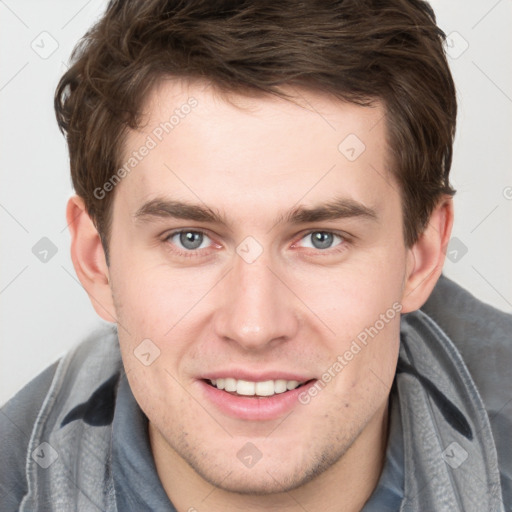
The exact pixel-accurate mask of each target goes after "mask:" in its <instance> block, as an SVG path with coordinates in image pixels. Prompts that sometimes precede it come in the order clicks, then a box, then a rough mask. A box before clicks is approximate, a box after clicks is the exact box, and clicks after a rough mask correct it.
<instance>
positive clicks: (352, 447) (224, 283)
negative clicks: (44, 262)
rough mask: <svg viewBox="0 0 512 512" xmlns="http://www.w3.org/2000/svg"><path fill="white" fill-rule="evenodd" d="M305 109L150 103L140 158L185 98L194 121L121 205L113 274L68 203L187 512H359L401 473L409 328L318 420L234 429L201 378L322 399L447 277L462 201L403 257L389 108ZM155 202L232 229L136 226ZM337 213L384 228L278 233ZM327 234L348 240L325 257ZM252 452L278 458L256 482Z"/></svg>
mask: <svg viewBox="0 0 512 512" xmlns="http://www.w3.org/2000/svg"><path fill="white" fill-rule="evenodd" d="M289 91H293V92H295V93H296V94H297V101H298V102H299V104H295V103H292V102H289V101H286V100H283V99H278V98H274V97H269V96H260V97H257V98H255V97H245V96H244V97H241V96H234V95H232V96H230V97H229V98H228V97H226V96H223V95H221V94H219V93H218V92H217V91H215V90H214V89H213V88H212V87H209V86H205V84H202V83H200V82H185V81H179V80H173V81H171V80H167V81H161V82H160V83H159V84H158V86H157V87H155V89H154V90H153V92H152V94H151V95H150V97H148V101H147V104H146V112H147V124H146V125H145V126H144V127H143V128H141V129H140V131H131V132H129V134H128V137H127V140H126V145H125V147H124V156H125V157H127V156H129V154H130V153H131V151H133V150H135V149H137V148H139V147H140V146H141V145H142V144H143V143H144V141H145V140H146V138H147V136H148V134H151V133H152V130H153V129H154V128H155V127H156V126H158V124H159V123H160V122H162V121H163V120H166V119H168V118H169V116H170V114H171V113H172V111H173V110H174V109H176V108H178V107H180V105H183V104H185V103H186V101H187V99H188V98H189V97H191V96H193V97H194V98H196V99H197V102H198V105H197V107H195V108H194V109H193V111H192V112H191V113H189V114H188V115H186V116H184V117H183V118H182V119H180V123H179V124H178V125H177V126H176V127H175V128H174V129H173V131H172V132H171V133H169V134H168V135H166V136H165V137H164V138H163V140H162V141H161V142H160V143H159V144H158V145H157V146H156V147H155V148H154V149H152V150H151V151H150V152H149V154H148V155H147V156H146V157H145V158H144V159H143V160H142V161H141V162H140V163H139V164H138V165H137V167H136V168H135V169H134V170H133V171H132V172H131V173H130V174H129V175H128V176H127V177H126V178H124V179H123V180H122V181H121V183H119V184H118V185H117V187H116V188H115V200H114V203H113V221H112V235H111V239H110V246H109V247H110V266H107V264H106V262H105V257H104V253H103V250H102V247H101V243H100V239H99V236H98V233H97V231H96V229H95V227H94V223H93V222H92V220H91V219H90V218H89V216H88V215H87V213H86V211H85V208H84V203H83V200H82V199H81V198H79V197H77V196H74V197H72V198H71V199H70V200H69V203H68V208H67V217H68V222H69V223H70V230H71V234H72V249H71V253H72V259H73V263H74V266H75V269H76V272H77V275H78V277H79V278H80V281H81V282H82V284H83V286H84V288H85V289H86V291H87V292H88V294H89V296H90V298H91V302H92V304H93V306H94V307H95V309H96V311H97V313H98V314H99V315H100V316H101V317H102V318H104V319H105V320H107V321H115V322H117V323H118V330H119V340H120V346H121V353H122V358H123V363H124V366H125V370H126V373H127V378H128V381H129V383H130V386H131V388H132V391H133V394H134V396H135V398H136V400H137V402H138V403H139V405H140V407H141V408H142V410H143V411H144V412H145V414H146V415H147V417H148V419H149V434H150V444H151V449H152V452H153V456H154V459H155V464H156V468H157V471H158V474H159V476H160V480H161V481H162V484H163V486H164V488H165V490H166V492H167V494H168V495H169V497H170V499H171V501H172V502H173V504H174V505H175V506H176V508H177V510H179V511H180V512H181V511H187V510H191V507H194V508H195V509H196V510H208V511H213V512H215V511H224V512H225V511H230V510H287V511H288V510H289V511H292V510H293V511H295V510H304V509H306V510H309V511H316V510H318V511H320V510H321V511H323V512H326V511H330V510H340V505H341V504H342V507H343V510H345V511H356V510H360V509H361V507H362V506H363V505H364V503H365V502H366V501H367V499H368V498H369V496H370V495H371V493H372V491H373V489H374V488H375V486H376V484H377V482H378V478H379V475H380V472H381V470H382V465H383V461H384V457H385V450H386V441H387V421H388V397H389V390H390V387H391V385H392V382H393V378H394V374H395V367H396V362H397V357H398V348H399V327H400V319H399V316H400V315H396V317H395V318H394V319H393V320H391V321H389V322H388V323H387V324H385V327H384V328H383V329H381V330H380V331H379V333H378V335H377V336H376V337H375V338H373V339H372V340H371V341H370V342H369V343H368V344H367V346H365V347H364V348H363V349H362V350H361V351H360V352H359V353H358V354H357V355H356V356H354V358H353V359H352V360H351V361H350V362H349V363H348V364H347V365H346V366H345V367H344V368H343V370H342V371H341V372H339V373H337V374H336V376H335V378H333V379H332V380H331V382H329V383H328V385H326V386H325V387H324V388H323V389H322V390H321V391H320V392H319V393H318V395H317V396H315V397H314V399H312V400H311V401H310V403H309V404H307V405H302V404H299V403H297V404H296V406H294V408H293V410H292V411H291V413H290V414H288V415H287V416H285V417H280V418H279V419H278V420H265V421H247V420H241V419H237V418H233V417H230V416H227V415H225V414H223V413H222V412H221V411H219V409H217V408H216V407H215V406H214V405H213V404H212V403H211V402H209V401H208V400H206V399H205V397H204V396H203V394H202V393H201V386H200V385H199V382H198V378H199V377H200V376H201V375H202V373H204V372H205V371H207V370H208V371H211V370H214V369H226V368H233V367H237V368H249V369H251V370H253V371H263V370H267V369H271V370H283V371H289V372H294V373H299V374H301V375H307V376H308V377H310V378H317V379H320V378H321V376H322V374H323V373H324V372H326V371H327V370H328V369H329V368H330V367H332V365H333V363H334V362H335V361H336V358H337V356H338V355H340V354H343V353H344V352H345V351H346V350H347V349H349V348H350V344H351V343H352V341H353V340H354V339H355V338H356V336H357V335H358V334H359V333H360V332H361V331H363V330H364V329H365V328H366V327H369V326H372V325H374V324H375V322H376V321H377V320H378V319H379V315H381V314H383V313H385V312H386V311H387V310H388V309H390V308H392V305H393V304H395V305H396V304H399V305H401V308H402V313H405V312H409V311H414V310H416V309H418V308H419V307H421V306H422V305H423V303H424V302H425V301H426V299H427V298H428V296H429V295H430V293H431V291H432V289H433V287H434V285H435V283H436V281H437V279H438V278H439V276H440V274H441V270H442V266H443V262H444V257H445V252H446V246H447V244H448V240H449V237H450V232H451V227H452V222H453V206H452V202H451V199H450V198H449V197H443V198H442V199H441V201H440V202H439V204H438V206H437V207H436V209H435V210H434V212H433V213H432V216H431V219H430V223H429V225H428V226H427V228H426V229H425V231H424V232H423V233H422V235H421V236H420V237H419V240H418V242H417V243H416V244H415V245H414V246H413V247H410V248H407V247H406V246H405V244H404V239H403V224H402V209H401V200H400V196H399V193H398V190H399V186H398V184H397V182H396V181H395V180H394V178H393V177H392V176H391V174H390V173H389V171H388V167H389V162H388V147H387V144H386V124H385V122H384V121H383V116H384V115H385V111H384V108H383V106H382V105H379V104H378V103H377V104H376V106H375V107H373V108H369V107H360V106H355V105H352V104H347V103H342V102H340V101H339V100H336V99H333V98H331V97H328V96H326V95H324V94H321V93H316V92H313V91H306V90H300V91H298V90H296V89H293V90H292V89H289ZM348 134H356V135H357V137H358V138H359V139H360V140H361V141H363V142H364V144H365V146H366V149H365V151H364V152H363V153H362V154H361V155H360V156H359V157H358V158H357V159H356V160H355V161H353V162H350V161H349V160H347V158H345V156H344V155H343V154H342V153H341V152H340V151H339V150H338V145H339V144H340V142H341V141H343V140H344V139H345V137H346V136H347V135H348ZM156 197H165V198H167V199H171V198H172V199H175V200H179V201H186V202H190V203H193V204H200V205H202V206H204V205H207V206H208V207H210V208H211V209H212V210H214V211H216V212H219V213H220V214H222V215H223V216H224V217H225V218H226V222H227V223H226V224H219V223H210V222H204V221H197V220H189V219H176V218H160V217H151V216H148V217H144V218H136V216H135V213H136V212H137V210H139V209H140V208H141V206H142V205H143V204H144V203H145V202H147V201H150V200H152V199H155V198H156ZM334 197H343V198H345V199H351V200H352V201H356V202H358V203H359V204H362V205H364V206H365V207H367V208H371V209H373V210H374V212H375V218H367V217H365V216H352V217H346V218H338V219H337V220H319V221H315V222H308V223H305V224H297V225H296V224H291V223H289V222H285V221H282V222H277V223H276V219H278V218H279V215H281V214H283V213H284V212H288V211H290V210H292V209H294V208H296V207H298V206H304V207H306V208H311V207H313V206H319V205H322V204H325V203H326V202H329V201H331V200H332V199H333V198H334ZM178 229H189V230H192V231H194V230H200V231H203V232H204V233H205V234H206V235H207V236H205V237H204V238H203V243H202V244H201V248H200V249H196V250H195V251H194V250H192V251H190V249H187V247H184V246H183V245H181V244H180V239H179V236H175V237H169V235H170V234H171V232H172V231H173V230H178ZM317 231H320V232H329V233H334V234H336V235H338V236H335V237H332V243H331V246H329V247H327V248H318V246H316V245H314V240H313V236H311V232H317ZM247 236H251V237H253V238H254V239H255V240H257V241H258V243H259V244H260V246H261V248H262V250H263V252H262V253H261V255H259V257H258V258H257V259H256V260H255V261H254V262H252V263H248V262H246V261H245V260H244V259H243V258H242V257H240V256H239V255H238V254H237V252H236V249H237V247H238V246H239V244H240V243H241V242H242V241H243V240H244V239H245V238H246V237H247ZM328 239H329V238H328ZM187 250H188V251H189V252H192V253H194V255H193V256H190V255H189V257H187V256H185V255H184V254H183V253H185V252H186V251H187ZM146 338H149V339H151V340H152V342H153V343H154V344H155V345H156V346H157V347H158V348H159V350H160V356H159V357H158V358H157V359H156V360H155V361H154V362H153V363H152V364H151V365H149V366H144V365H143V364H141V362H140V361H139V359H137V358H136V357H135V355H134V350H135V349H136V348H137V346H138V345H139V344H140V343H141V341H142V340H143V339H146ZM247 442H251V443H253V444H254V445H255V446H256V447H257V449H258V450H259V452H260V453H261V454H262V457H261V459H260V460H259V461H258V463H257V464H256V465H254V466H253V467H252V468H247V467H245V466H244V465H243V464H241V462H240V460H239V459H238V457H237V453H238V451H239V450H240V449H241V448H242V447H243V446H244V445H245V444H246V443H247Z"/></svg>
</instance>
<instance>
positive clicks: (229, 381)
mask: <svg viewBox="0 0 512 512" xmlns="http://www.w3.org/2000/svg"><path fill="white" fill-rule="evenodd" d="M210 382H211V384H212V385H213V386H215V387H216V388H217V389H224V390H225V391H230V392H232V393H234V392H236V393H237V394H239V395H243V396H254V395H256V396H272V395H275V394H278V393H284V392H285V391H290V390H292V389H295V388H297V387H299V385H300V384H301V383H300V382H299V381H297V380H284V379H277V380H265V381H262V382H251V381H248V380H242V379H233V378H231V377H227V378H225V379H211V380H210Z"/></svg>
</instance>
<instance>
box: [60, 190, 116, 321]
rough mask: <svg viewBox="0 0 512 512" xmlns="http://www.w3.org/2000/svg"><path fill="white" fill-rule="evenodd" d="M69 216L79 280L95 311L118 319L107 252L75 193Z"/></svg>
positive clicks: (105, 316) (69, 201) (72, 251)
mask: <svg viewBox="0 0 512 512" xmlns="http://www.w3.org/2000/svg"><path fill="white" fill-rule="evenodd" d="M66 219H67V222H68V226H69V231H70V233H71V260H72V261H73V266H74V267H75V272H76V274H77V276H78V279H80V282H81V283H82V286H83V287H84V289H85V291H86V292H87V294H88V295H89V299H90V301H91V303H92V305H93V307H94V309H95V311H96V313H98V315H99V316H100V317H101V318H103V319H104V320H106V321H107V322H116V318H115V308H114V303H113V299H112V292H111V289H110V279H109V269H108V266H107V262H106V260H105V253H104V251H103V246H102V245H101V239H100V236H99V233H98V231H97V229H96V227H95V225H94V223H93V221H92V220H91V218H90V217H89V214H88V213H87V210H86V208H85V203H84V201H83V199H82V198H81V197H79V196H77V195H74V196H72V197H71V198H70V199H69V200H68V204H67V208H66Z"/></svg>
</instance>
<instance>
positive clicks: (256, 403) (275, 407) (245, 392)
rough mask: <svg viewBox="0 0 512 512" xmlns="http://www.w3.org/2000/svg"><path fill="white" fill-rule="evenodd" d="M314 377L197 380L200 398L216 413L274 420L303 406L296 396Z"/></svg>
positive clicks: (238, 417) (304, 390)
mask: <svg viewBox="0 0 512 512" xmlns="http://www.w3.org/2000/svg"><path fill="white" fill-rule="evenodd" d="M315 382H317V379H309V380H289V379H285V378H282V379H268V378H267V379H266V380H257V381H256V380H245V379H236V378H234V377H224V376H223V377H217V378H206V379H200V380H198V381H197V383H198V384H199V385H200V387H201V390H202V394H203V397H204V398H205V399H206V400H207V402H209V403H210V404H211V405H212V406H213V407H215V408H216V409H217V410H218V411H219V412H220V413H222V414H223V415H225V416H229V417H231V418H235V419H237V420H249V421H268V420H277V419H279V418H282V417H283V416H285V415H287V414H290V412H291V411H292V410H294V409H299V408H304V405H303V404H301V402H300V400H299V396H300V394H301V393H304V392H307V390H308V388H309V387H310V386H313V385H314V384H315Z"/></svg>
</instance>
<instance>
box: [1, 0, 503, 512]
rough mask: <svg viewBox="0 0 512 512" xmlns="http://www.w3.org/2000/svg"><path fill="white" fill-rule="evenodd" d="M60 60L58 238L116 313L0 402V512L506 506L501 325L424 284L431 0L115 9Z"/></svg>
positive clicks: (436, 78)
mask: <svg viewBox="0 0 512 512" xmlns="http://www.w3.org/2000/svg"><path fill="white" fill-rule="evenodd" d="M73 61H74V62H73V65H72V66H71V67H70V69H69V70H68V72H66V74H65V75H64V77H63V78H62V80H61V82H60V84H59V86H58V89H57V92H56V97H55V107H56V112H57V119H58V122H59V126H60V127H61V129H62V130H63V131H64V133H65V134H66V136H67V141H68V145H69V151H70V160H71V174H72V178H73V184H74V187H75V190H76V195H75V196H73V197H72V198H71V199H70V200H69V203H68V207H67V219H68V222H69V225H70V231H71V234H72V247H71V254H72V259H73V263H74V266H75V270H76V272H77V275H78V277H79V279H80V281H81V283H82V285H83V287H84V289H85V290H86V292H87V293H88V295H89V297H90V299H91V303H92V305H93V306H94V308H95V310H96V312H97V313H98V315H100V317H102V318H103V319H105V320H107V321H109V322H113V323H115V324H116V329H109V330H106V331H103V332H96V333H93V334H92V335H91V337H90V338H89V339H88V340H86V341H85V342H83V343H81V344H79V345H78V346H76V347H75V348H74V349H73V350H72V351H70V353H69V354H68V355H66V356H65V357H63V358H62V359H61V360H59V361H58V362H56V363H55V364H54V365H53V366H51V367H50V368H48V369H47V370H46V371H45V372H44V373H43V374H41V375H40V376H39V377H37V378H36V379H35V380H34V381H32V382H31V383H29V384H28V386H27V387H25V388H24V389H23V390H22V391H20V392H19V393H18V394H17V395H16V396H15V397H14V398H13V399H12V400H11V401H10V402H8V403H7V405H6V406H5V408H4V409H3V413H4V414H3V415H2V417H1V418H2V419H1V421H2V453H3V454H4V453H5V455H4V457H5V463H4V467H3V470H2V474H1V482H2V496H3V498H2V499H3V500H4V502H5V506H3V508H5V509H6V510H7V509H9V510H11V509H16V508H18V509H19V510H23V511H28V510H109V511H114V510H120V511H127V510H128V511H129V510H136V511H139V510H177V511H179V512H182V511H194V510H198V511H203V510H205V511H214V512H215V511H235V510H287V511H295V510H309V511H316V510H322V511H339V510H343V511H359V510H364V511H365V512H368V511H386V510H425V511H433V510H435V511H438V510H439V511H444V510H450V511H452V510H464V511H479V512H480V511H487V510H490V511H503V510H507V508H509V507H510V505H511V485H510V484H511V472H512V467H511V457H510V446H509V442H508V432H509V426H510V414H509V412H510V408H508V409H507V404H508V402H509V401H510V392H511V387H512V384H511V380H510V351H511V349H510V340H509V333H510V328H511V327H512V319H511V318H510V316H508V315H506V314H503V313H500V312H498V311H496V310H494V309H493V308H490V307H488V306H486V305H483V304H481V303H480V302H479V301H477V300H476V299H474V298H473V297H471V296H470V295H469V294H468V293H467V292H465V291H464V290H462V289H461V288H460V287H458V286H457V285H455V284H454V283H452V282H450V281H449V280H447V279H446V278H444V277H442V276H441V272H442V267H443V262H444V255H445V252H446V247H447V244H448V241H449V238H450V233H451V228H452V222H453V206H452V199H451V196H452V195H453V193H454V190H453V189H452V188H451V186H450V184H449V170H450V164H451V155H452V142H453V135H454V130H455V118H456V101H455V91H454V86H453V82H452V78H451V75H450V72H449V69H448V66H447V63H446V59H445V57H444V53H443V34H442V32H441V31H440V30H439V29H438V28H437V27H436V25H435V19H434V15H433V13H432V11H431V9H430V8H429V6H428V5H427V4H425V3H424V2H420V1H410V2H403V1H399V0H397V1H390V2H387V3H386V4H385V5H384V4H382V2H373V1H364V2H329V3H313V2H306V3H300V4H299V3H296V2H286V1H285V2H277V3H271V2H259V3H257V2H211V3H204V2H199V1H189V2H186V3H185V2H162V1H161V0H158V1H156V0H151V1H145V2H142V1H124V2H122V1H115V2H111V3H110V4H109V6H108V8H107V11H106V13H105V15H104V17H103V18H102V19H101V20H100V21H99V22H98V24H97V25H96V26H95V27H94V28H93V29H92V30H91V31H90V32H88V34H87V35H86V37H85V39H84V40H83V41H82V43H81V44H80V45H79V47H78V48H77V50H76V51H75V52H74V55H73ZM427 301H428V302H427ZM425 303H426V305H425ZM424 305H425V307H424V310H425V311H426V312H422V311H420V308H422V307H423V306H424ZM507 411H508V413H507Z"/></svg>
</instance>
